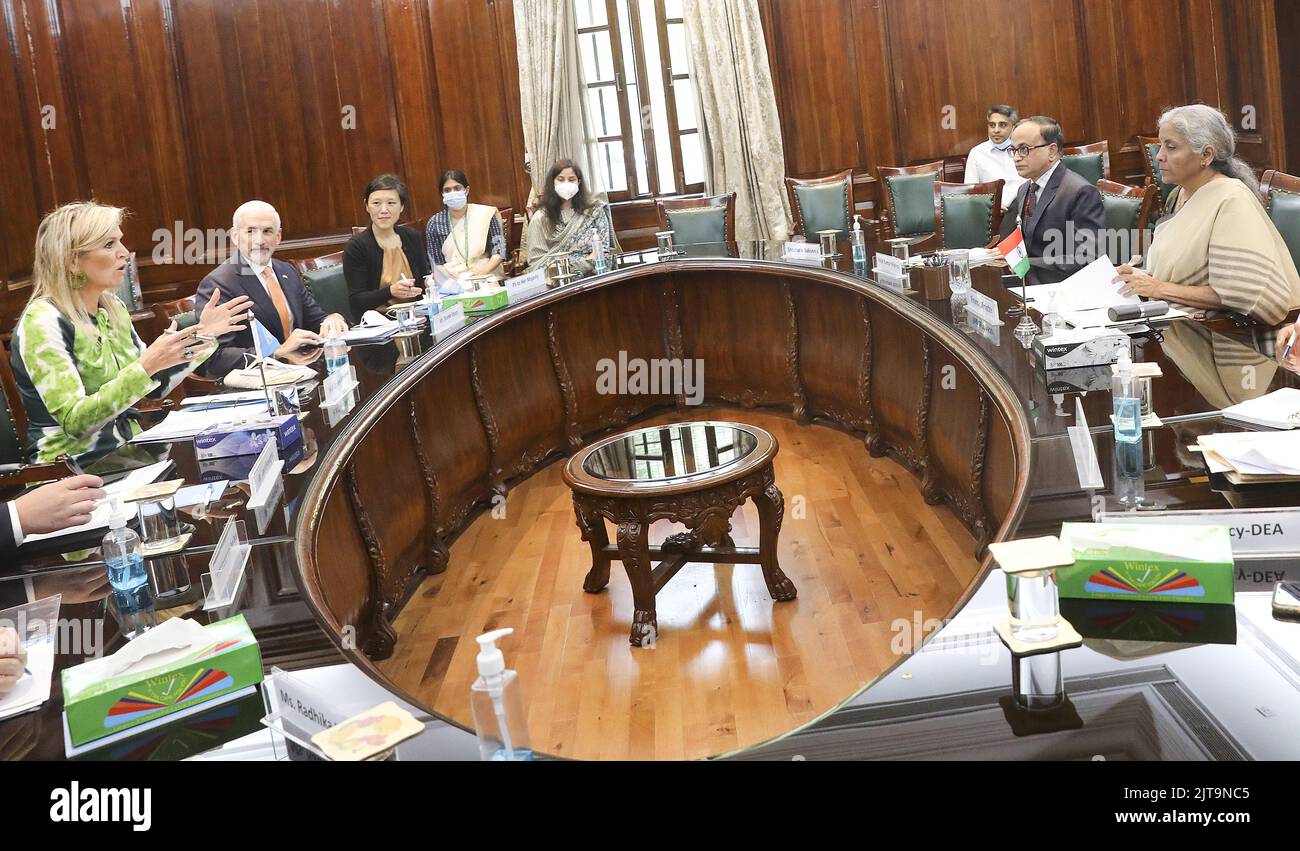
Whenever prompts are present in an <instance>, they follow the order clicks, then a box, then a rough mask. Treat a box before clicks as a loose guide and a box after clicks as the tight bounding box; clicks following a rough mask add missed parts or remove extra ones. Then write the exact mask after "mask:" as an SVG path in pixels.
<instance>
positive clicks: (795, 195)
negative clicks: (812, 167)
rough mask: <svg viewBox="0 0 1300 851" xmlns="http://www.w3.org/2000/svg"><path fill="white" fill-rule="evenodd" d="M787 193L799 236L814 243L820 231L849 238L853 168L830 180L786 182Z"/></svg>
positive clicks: (791, 178) (812, 179) (831, 176)
mask: <svg viewBox="0 0 1300 851" xmlns="http://www.w3.org/2000/svg"><path fill="white" fill-rule="evenodd" d="M785 191H786V194H787V195H788V196H789V199H790V210H791V211H792V212H793V213H794V230H795V233H802V234H803V235H804V237H805V238H807V239H808V240H810V241H812V242H816V241H817V239H818V236H817V234H818V232H819V231H824V230H837V231H839V232H840V236H842V237H847V236H848V233H849V223H850V222H851V221H852V220H853V212H852V210H853V169H847V170H845V171H841V172H839V173H838V174H832V175H830V176H828V177H816V178H809V179H805V178H798V177H787V178H786V179H785Z"/></svg>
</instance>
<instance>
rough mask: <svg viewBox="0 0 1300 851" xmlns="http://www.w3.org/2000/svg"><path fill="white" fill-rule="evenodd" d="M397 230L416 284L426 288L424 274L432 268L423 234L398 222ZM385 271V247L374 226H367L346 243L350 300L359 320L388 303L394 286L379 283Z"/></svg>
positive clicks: (344, 271) (344, 262)
mask: <svg viewBox="0 0 1300 851" xmlns="http://www.w3.org/2000/svg"><path fill="white" fill-rule="evenodd" d="M395 230H396V231H397V235H398V236H399V237H400V238H401V240H402V253H403V254H405V255H406V262H407V264H408V265H409V266H410V267H411V277H413V278H415V285H416V286H417V287H419V288H420V289H424V276H425V275H428V274H429V273H430V272H432V271H433V270H432V269H430V268H429V254H428V252H426V251H425V250H424V236H423V234H421V233H420V232H419V231H418V230H416V229H415V228H408V227H406V226H405V225H398V226H397V227H396V228H395ZM383 274H384V250H383V249H382V248H380V247H379V242H378V240H376V239H375V231H374V229H373V228H366V229H365V230H363V231H361V233H358V234H356V235H355V236H353V237H352V238H351V239H349V240H348V244H347V245H345V246H343V275H344V277H345V278H347V282H348V303H349V304H350V305H351V306H352V312H353V313H354V314H356V318H357V321H360V320H361V314H363V313H365V312H366V311H367V310H376V309H378V308H379V307H381V306H383V305H385V304H388V300H389V299H390V298H392V287H381V286H379V279H380V278H381V277H383Z"/></svg>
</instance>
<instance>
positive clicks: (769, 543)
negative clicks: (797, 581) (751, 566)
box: [754, 482, 799, 601]
mask: <svg viewBox="0 0 1300 851" xmlns="http://www.w3.org/2000/svg"><path fill="white" fill-rule="evenodd" d="M754 503H755V504H756V505H757V506H758V530H759V543H758V552H759V556H760V557H761V558H762V559H763V562H762V563H763V580H764V581H765V582H766V583H767V592H768V593H769V594H771V595H772V599H773V600H777V601H782V600H793V599H794V598H795V596H796V595H797V594H798V593H799V592H798V591H797V590H795V587H794V583H793V582H791V581H790V579H789V577H787V576H786V575H785V573H783V572H782V570H781V566H780V565H779V564H778V563H777V552H776V544H777V539H778V538H779V537H780V536H781V521H782V520H784V519H785V497H783V496H781V491H780V489H779V488H778V487H777V486H776V482H772V483H771V484H769V485H768V486H767V487H766V488H764V489H763V493H762V494H761V495H759V496H756V497H754Z"/></svg>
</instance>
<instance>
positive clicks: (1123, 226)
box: [1097, 180, 1159, 266]
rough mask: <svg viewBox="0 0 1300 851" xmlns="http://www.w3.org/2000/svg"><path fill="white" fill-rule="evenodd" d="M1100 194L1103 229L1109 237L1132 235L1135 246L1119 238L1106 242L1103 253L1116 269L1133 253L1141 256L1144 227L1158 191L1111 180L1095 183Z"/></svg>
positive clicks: (1148, 187)
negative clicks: (1135, 240)
mask: <svg viewBox="0 0 1300 851" xmlns="http://www.w3.org/2000/svg"><path fill="white" fill-rule="evenodd" d="M1097 189H1098V190H1099V191H1100V192H1101V205H1102V208H1103V209H1104V210H1105V214H1106V229H1107V231H1109V232H1110V233H1111V234H1118V233H1119V232H1124V233H1136V234H1137V235H1138V237H1137V242H1136V244H1134V243H1132V242H1131V241H1127V240H1125V239H1121V238H1110V239H1108V240H1107V242H1106V254H1107V255H1108V256H1109V257H1110V260H1111V262H1112V263H1114V264H1115V265H1116V266H1119V265H1122V264H1124V263H1127V262H1128V261H1129V259H1130V258H1131V257H1132V256H1133V255H1134V254H1141V253H1142V252H1143V250H1144V248H1145V243H1146V228H1147V224H1148V223H1149V222H1150V220H1151V213H1152V210H1153V209H1154V208H1155V204H1156V196H1157V195H1158V193H1159V190H1157V189H1156V187H1155V186H1154V185H1151V186H1127V185H1125V184H1123V183H1116V182H1115V181H1113V180H1102V181H1100V182H1099V183H1098V184H1097Z"/></svg>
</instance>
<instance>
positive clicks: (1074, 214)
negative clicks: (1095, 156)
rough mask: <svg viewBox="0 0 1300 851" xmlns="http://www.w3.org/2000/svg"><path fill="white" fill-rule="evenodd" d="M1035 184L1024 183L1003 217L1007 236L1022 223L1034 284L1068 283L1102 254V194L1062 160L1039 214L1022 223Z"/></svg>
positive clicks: (1039, 205) (1041, 193)
mask: <svg viewBox="0 0 1300 851" xmlns="http://www.w3.org/2000/svg"><path fill="white" fill-rule="evenodd" d="M1031 184H1032V181H1026V182H1025V183H1024V185H1022V186H1021V187H1020V189H1019V190H1018V191H1017V192H1016V199H1015V201H1013V202H1012V204H1011V206H1010V207H1009V208H1008V209H1007V214H1006V215H1005V216H1003V217H1002V236H1003V237H1004V238H1005V237H1008V236H1010V235H1011V232H1012V231H1014V230H1015V229H1016V225H1017V224H1019V225H1020V226H1021V229H1022V230H1023V232H1024V235H1025V252H1026V253H1027V254H1028V255H1029V263H1030V266H1031V267H1032V268H1031V270H1030V275H1029V283H1031V284H1034V283H1039V284H1051V283H1056V282H1058V281H1063V280H1065V279H1066V278H1068V277H1069V276H1070V275H1072V274H1074V273H1075V272H1077V271H1079V270H1080V269H1082V268H1083V267H1084V266H1087V265H1088V264H1089V263H1091V262H1092V261H1093V260H1096V259H1097V257H1098V256H1100V255H1099V253H1098V246H1099V245H1100V243H1099V240H1100V238H1101V234H1102V231H1103V230H1104V229H1105V227H1106V211H1105V208H1104V207H1103V206H1102V203H1101V193H1100V192H1099V191H1097V187H1095V186H1093V185H1092V184H1091V183H1089V182H1088V181H1086V180H1084V179H1083V178H1082V177H1080V176H1079V175H1077V174H1075V173H1074V172H1072V171H1070V170H1069V169H1068V168H1066V167H1065V163H1060V164H1059V165H1057V167H1056V171H1054V172H1052V176H1051V178H1049V179H1048V181H1047V185H1046V186H1044V187H1043V188H1042V190H1040V191H1039V193H1038V199H1037V201H1036V202H1035V204H1034V214H1033V216H1031V217H1030V219H1029V221H1028V222H1022V221H1020V219H1021V213H1022V211H1023V210H1024V208H1025V196H1026V194H1028V192H1029V187H1030V185H1031ZM1067 224H1070V225H1073V227H1072V228H1071V227H1067ZM1069 237H1073V239H1072V240H1070V239H1068V238H1069ZM1049 249H1050V251H1049Z"/></svg>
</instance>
